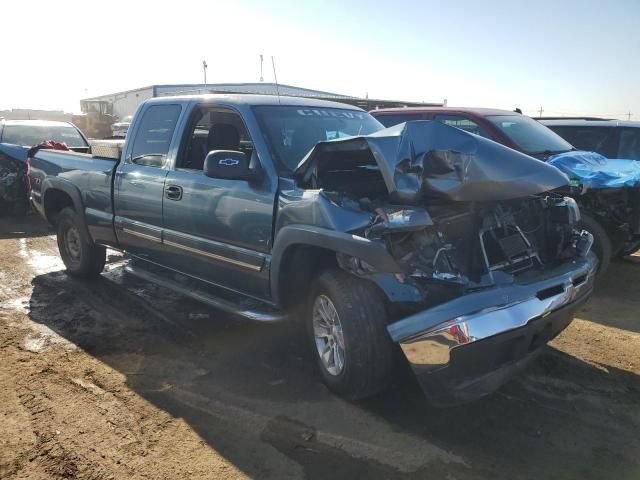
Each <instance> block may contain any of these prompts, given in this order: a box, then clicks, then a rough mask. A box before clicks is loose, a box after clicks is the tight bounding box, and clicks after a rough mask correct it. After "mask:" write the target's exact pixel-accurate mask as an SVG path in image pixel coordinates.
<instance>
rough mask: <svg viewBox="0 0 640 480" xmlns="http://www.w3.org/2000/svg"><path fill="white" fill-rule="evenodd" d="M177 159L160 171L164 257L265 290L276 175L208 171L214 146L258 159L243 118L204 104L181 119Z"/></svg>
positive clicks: (236, 286)
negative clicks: (238, 176) (224, 175)
mask: <svg viewBox="0 0 640 480" xmlns="http://www.w3.org/2000/svg"><path fill="white" fill-rule="evenodd" d="M186 125H187V126H186V129H185V135H184V137H183V141H182V143H183V146H182V148H181V149H180V153H179V154H178V158H177V161H176V166H175V168H174V169H172V170H171V171H170V172H169V173H168V175H167V177H166V179H165V198H164V212H163V217H164V232H163V241H164V246H165V248H166V251H165V256H164V259H163V264H165V265H167V266H169V267H171V268H174V269H176V270H178V271H181V272H183V273H187V274H189V275H192V276H194V277H197V278H200V279H202V280H206V281H208V282H211V283H214V284H217V285H221V286H224V287H228V288H231V289H233V290H237V291H240V292H243V293H245V294H249V295H253V296H256V297H260V298H265V297H267V296H268V262H269V259H270V255H269V252H270V248H271V245H270V242H271V235H272V222H273V208H274V203H275V195H276V189H277V178H275V179H274V178H270V177H269V174H268V173H267V170H266V169H264V168H261V171H262V172H263V176H262V178H261V179H260V180H256V181H246V180H230V179H220V178H210V177H207V176H206V175H205V174H204V172H203V169H202V167H203V164H204V158H205V156H206V154H207V153H208V152H209V151H212V150H233V151H242V152H243V153H245V155H247V157H248V158H250V159H251V161H250V163H251V165H253V166H254V167H257V166H258V164H259V162H260V159H259V155H258V152H257V150H256V148H255V147H254V144H253V141H252V139H251V137H250V136H249V133H248V130H247V128H246V125H245V122H244V121H243V119H242V117H241V116H240V114H239V113H237V112H236V111H235V110H232V109H231V108H229V107H223V106H218V105H213V104H203V105H201V106H198V107H196V108H194V110H193V113H192V115H191V118H190V119H189V121H188V123H187V124H186Z"/></svg>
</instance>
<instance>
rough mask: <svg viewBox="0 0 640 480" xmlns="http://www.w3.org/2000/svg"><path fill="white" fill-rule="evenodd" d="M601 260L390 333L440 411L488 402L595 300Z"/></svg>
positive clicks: (459, 304)
mask: <svg viewBox="0 0 640 480" xmlns="http://www.w3.org/2000/svg"><path fill="white" fill-rule="evenodd" d="M596 267H597V259H596V257H595V255H593V254H592V253H590V254H589V255H588V256H587V257H585V258H580V259H574V260H572V261H570V262H567V263H565V264H563V265H561V266H559V267H557V268H554V269H552V270H550V271H547V272H543V273H542V274H537V275H535V276H532V275H530V276H529V277H525V278H521V279H520V280H518V283H511V284H507V285H499V286H496V287H493V288H490V289H486V290H482V291H477V292H473V293H469V294H466V295H463V296H462V297H458V298H456V299H454V300H451V301H449V302H446V303H444V304H441V305H438V306H436V307H434V308H431V309H429V310H425V311H422V312H419V313H417V314H414V315H412V316H410V317H407V318H405V319H403V320H400V321H398V322H395V323H393V324H391V325H389V326H388V327H387V329H388V331H389V334H390V335H391V338H392V339H393V341H394V342H397V343H399V344H400V347H401V348H402V351H403V353H404V354H405V356H406V358H407V360H408V361H409V363H410V364H411V367H412V368H413V370H414V372H415V374H416V376H417V378H418V381H419V382H420V384H421V386H422V388H423V390H424V391H425V394H426V395H427V397H429V398H430V400H431V401H432V402H433V403H435V404H440V405H446V404H455V403H461V402H467V401H470V400H474V399H476V398H479V397H482V396H484V395H488V394H490V393H492V392H493V391H495V390H496V389H497V388H499V387H500V386H501V385H502V384H503V383H504V382H506V381H507V380H508V379H509V378H510V377H511V376H512V375H513V374H514V373H515V372H516V371H518V370H519V369H520V368H522V367H523V366H524V365H525V364H526V363H527V362H528V360H529V359H530V358H531V357H532V355H533V354H534V353H535V351H536V350H538V348H539V347H541V346H543V345H545V344H546V343H547V342H548V341H549V340H551V339H552V338H554V337H555V336H556V335H557V334H558V333H560V332H561V331H562V330H564V328H566V327H567V325H569V323H570V322H571V320H572V318H573V312H574V310H575V309H576V308H578V307H579V306H580V305H581V304H582V303H584V302H585V301H586V300H587V299H588V298H589V296H590V294H591V292H592V290H593V279H594V275H595V271H596Z"/></svg>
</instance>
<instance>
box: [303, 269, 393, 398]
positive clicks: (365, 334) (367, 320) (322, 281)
mask: <svg viewBox="0 0 640 480" xmlns="http://www.w3.org/2000/svg"><path fill="white" fill-rule="evenodd" d="M309 300H310V301H309V305H308V313H307V326H308V330H309V334H310V337H311V343H312V348H313V350H314V357H315V359H316V363H317V365H318V369H319V370H320V374H321V375H322V379H323V381H324V383H325V384H326V385H327V386H328V387H329V388H330V389H331V390H333V391H335V392H336V393H338V394H340V395H342V396H344V397H346V398H348V399H351V400H358V399H361V398H365V397H368V396H372V395H375V394H376V393H378V392H380V391H382V390H384V389H385V388H387V386H388V385H389V383H390V381H391V374H392V370H393V342H392V341H391V338H390V337H389V334H388V332H387V328H386V326H387V312H386V309H385V305H384V301H383V299H382V297H381V294H380V292H379V291H378V290H377V289H376V287H375V286H374V285H373V284H372V283H370V282H368V281H366V280H362V279H359V278H356V277H353V276H351V275H349V274H347V273H346V272H343V271H341V270H338V269H331V270H327V271H325V272H324V273H322V274H321V275H320V276H319V277H318V279H317V280H316V281H315V282H314V284H313V286H312V289H311V295H310V299H309Z"/></svg>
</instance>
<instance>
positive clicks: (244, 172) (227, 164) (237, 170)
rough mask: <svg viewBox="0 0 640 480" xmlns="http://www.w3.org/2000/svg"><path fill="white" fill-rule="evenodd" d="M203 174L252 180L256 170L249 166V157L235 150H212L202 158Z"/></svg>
mask: <svg viewBox="0 0 640 480" xmlns="http://www.w3.org/2000/svg"><path fill="white" fill-rule="evenodd" d="M202 169H203V170H204V174H205V175H206V176H207V177H211V178H225V179H228V180H253V179H255V178H256V177H257V175H256V172H255V171H253V170H251V169H250V168H249V159H248V158H247V156H246V155H245V154H244V153H243V152H237V151H235V150H212V151H211V152H209V153H208V154H207V156H206V158H205V159H204V166H203V168H202Z"/></svg>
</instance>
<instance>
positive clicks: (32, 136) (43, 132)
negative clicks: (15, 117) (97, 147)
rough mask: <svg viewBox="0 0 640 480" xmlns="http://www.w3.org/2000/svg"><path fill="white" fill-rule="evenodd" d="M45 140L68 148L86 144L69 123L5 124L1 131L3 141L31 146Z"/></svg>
mask: <svg viewBox="0 0 640 480" xmlns="http://www.w3.org/2000/svg"><path fill="white" fill-rule="evenodd" d="M46 140H53V141H55V142H60V143H65V144H66V145H67V147H69V148H76V147H86V146H87V142H85V141H84V138H82V135H80V133H78V130H76V128H75V127H72V126H71V125H5V127H4V130H3V132H2V142H3V143H12V144H14V145H22V146H25V147H33V146H34V145H39V144H40V143H42V142H44V141H46Z"/></svg>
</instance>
